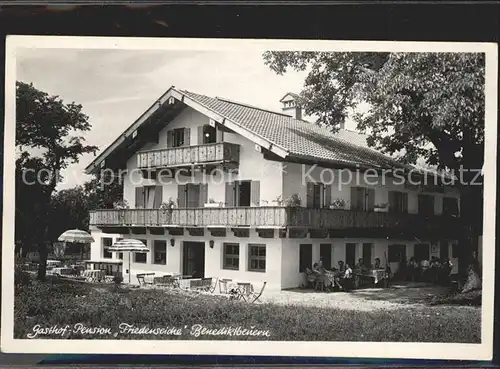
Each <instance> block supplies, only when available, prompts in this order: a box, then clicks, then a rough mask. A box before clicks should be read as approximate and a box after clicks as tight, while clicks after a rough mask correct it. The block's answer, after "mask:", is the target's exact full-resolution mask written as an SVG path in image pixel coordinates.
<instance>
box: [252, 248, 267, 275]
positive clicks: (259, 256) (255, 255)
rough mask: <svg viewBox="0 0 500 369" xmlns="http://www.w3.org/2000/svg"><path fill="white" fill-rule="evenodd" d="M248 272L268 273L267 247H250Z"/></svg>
mask: <svg viewBox="0 0 500 369" xmlns="http://www.w3.org/2000/svg"><path fill="white" fill-rule="evenodd" d="M248 270H249V271H252V272H265V271H266V245H248Z"/></svg>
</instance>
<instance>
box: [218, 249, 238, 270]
mask: <svg viewBox="0 0 500 369" xmlns="http://www.w3.org/2000/svg"><path fill="white" fill-rule="evenodd" d="M222 268H223V269H233V270H239V269H240V245H239V244H237V243H225V244H224V254H223V263H222Z"/></svg>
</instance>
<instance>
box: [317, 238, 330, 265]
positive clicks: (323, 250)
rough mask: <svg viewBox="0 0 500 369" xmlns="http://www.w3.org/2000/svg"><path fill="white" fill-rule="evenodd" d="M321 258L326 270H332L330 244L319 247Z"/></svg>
mask: <svg viewBox="0 0 500 369" xmlns="http://www.w3.org/2000/svg"><path fill="white" fill-rule="evenodd" d="M319 258H320V259H321V260H323V266H324V267H325V268H326V269H332V245H331V244H330V243H322V244H320V245H319Z"/></svg>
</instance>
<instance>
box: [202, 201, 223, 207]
mask: <svg viewBox="0 0 500 369" xmlns="http://www.w3.org/2000/svg"><path fill="white" fill-rule="evenodd" d="M204 206H205V207H206V208H221V207H222V204H221V203H220V202H207V203H205V205H204Z"/></svg>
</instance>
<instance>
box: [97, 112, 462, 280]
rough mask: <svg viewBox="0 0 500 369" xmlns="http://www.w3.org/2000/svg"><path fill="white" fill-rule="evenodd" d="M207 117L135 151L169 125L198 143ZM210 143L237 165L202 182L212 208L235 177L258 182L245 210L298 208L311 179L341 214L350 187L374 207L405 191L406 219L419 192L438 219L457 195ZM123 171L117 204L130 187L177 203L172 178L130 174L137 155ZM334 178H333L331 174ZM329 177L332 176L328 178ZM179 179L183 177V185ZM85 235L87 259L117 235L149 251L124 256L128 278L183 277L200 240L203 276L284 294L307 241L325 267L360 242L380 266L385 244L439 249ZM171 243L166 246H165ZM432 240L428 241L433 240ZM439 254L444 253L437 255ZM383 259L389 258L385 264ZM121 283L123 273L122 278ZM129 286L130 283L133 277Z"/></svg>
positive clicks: (296, 276) (182, 122) (162, 142)
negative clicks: (162, 249) (257, 265)
mask: <svg viewBox="0 0 500 369" xmlns="http://www.w3.org/2000/svg"><path fill="white" fill-rule="evenodd" d="M209 123H210V122H209V118H208V117H207V116H205V115H203V114H201V113H200V112H198V111H196V110H194V109H192V108H190V107H187V108H185V109H184V110H183V111H182V112H181V113H180V114H179V115H178V116H177V117H176V118H174V120H173V121H171V122H170V123H169V124H168V125H167V126H166V127H165V128H164V129H163V130H162V131H160V133H159V140H158V143H157V144H148V145H147V146H145V147H143V148H142V149H141V150H156V149H165V148H167V131H169V130H172V129H176V128H184V129H185V128H188V129H189V139H188V140H189V144H190V145H198V144H202V142H199V139H200V137H199V133H198V132H199V131H198V127H201V126H204V125H209ZM217 136H218V141H220V140H223V141H224V142H230V143H234V144H238V145H240V155H239V166H238V171H237V172H231V173H227V172H222V171H221V172H219V173H218V174H217V175H215V176H214V177H212V178H210V180H208V181H206V183H207V186H208V187H207V191H208V199H211V200H213V201H214V202H216V203H226V202H227V199H226V198H225V197H226V187H225V186H226V182H228V181H239V180H252V181H258V182H259V183H260V191H259V193H258V194H259V198H258V199H257V200H256V201H254V202H252V203H251V205H250V206H252V207H256V206H277V205H281V201H282V200H284V199H287V198H290V197H291V196H292V195H294V194H297V195H298V196H299V197H300V199H301V201H302V206H305V205H306V201H307V200H306V199H307V197H308V193H307V185H306V182H307V181H317V182H321V183H325V184H328V185H329V186H327V187H325V188H327V191H329V193H328V195H325V194H323V195H322V201H326V198H328V199H329V200H330V201H334V200H336V199H343V200H345V202H346V207H345V208H346V209H351V207H352V204H351V202H350V200H351V187H352V186H358V187H366V188H371V189H374V195H373V196H374V198H373V202H374V204H381V203H387V202H389V191H400V192H404V193H407V199H408V201H407V212H408V213H410V214H417V213H418V195H419V194H427V195H432V196H433V197H434V214H436V215H440V214H442V212H443V198H444V197H454V198H457V199H458V198H459V194H458V191H456V190H454V189H445V192H444V193H423V192H421V191H419V190H415V189H409V188H406V187H405V186H404V185H403V184H399V185H398V184H395V183H394V179H393V178H391V177H388V176H387V177H386V178H383V179H382V178H380V177H378V178H375V176H373V175H372V176H369V177H367V178H364V177H363V176H361V177H360V178H359V180H356V175H355V174H353V172H350V173H348V172H347V171H346V170H345V169H344V170H342V171H341V172H339V171H338V170H329V169H328V170H326V171H325V170H324V168H320V167H315V168H313V169H312V170H310V169H311V166H310V165H302V164H296V163H284V162H279V161H270V160H266V159H264V157H263V154H262V153H261V152H260V151H258V150H257V149H256V145H255V144H254V143H253V142H252V141H250V140H249V139H247V138H245V137H243V136H240V135H238V134H236V133H227V132H224V133H222V132H217ZM127 170H128V173H127V174H126V175H125V177H124V193H123V197H124V200H126V201H127V203H128V204H129V206H130V207H131V208H134V206H135V201H136V199H135V196H136V191H135V188H136V187H137V186H148V185H151V186H159V185H161V186H162V188H161V192H162V199H163V202H167V201H169V200H170V199H172V200H173V201H174V202H175V203H178V183H177V182H176V180H175V179H174V178H169V179H167V178H160V179H156V180H155V179H144V178H143V177H142V175H141V173H140V171H138V170H137V153H136V154H134V155H133V156H132V157H131V158H130V159H128V161H127ZM339 173H341V175H340V176H339ZM331 174H333V175H334V178H333V179H332V177H331ZM350 176H352V178H353V179H354V182H352V181H348V177H350ZM187 179H188V178H185V179H183V180H187ZM202 180H203V174H202V173H201V172H199V173H196V174H195V175H194V176H192V177H190V181H192V182H193V183H201V182H203V181H202ZM321 205H322V206H321V207H328V204H326V203H322V204H321ZM92 235H93V236H94V238H95V240H96V241H95V242H94V243H93V244H92V247H91V259H102V258H104V257H106V256H108V257H109V256H110V255H105V252H104V246H103V242H102V238H105V237H111V238H112V239H113V242H114V241H116V239H117V238H136V239H141V240H144V241H145V242H146V244H147V246H148V248H149V250H150V252H149V253H147V254H146V258H145V261H144V262H137V261H136V259H135V256H134V255H132V259H131V268H130V269H131V271H132V276H135V274H137V273H144V272H154V273H156V274H157V275H158V276H160V275H164V274H186V271H185V270H183V269H184V267H185V266H184V259H185V255H184V250H185V248H184V243H187V242H203V243H204V263H203V264H204V266H203V269H204V270H203V275H204V276H205V277H213V278H230V279H233V280H235V281H244V282H252V283H253V284H254V285H259V284H260V283H262V282H263V281H267V283H268V287H267V288H269V289H284V288H293V287H299V286H300V285H302V284H303V283H304V275H303V273H300V271H299V265H300V260H299V259H300V245H301V244H311V245H312V246H311V247H312V262H316V261H318V260H319V258H320V244H329V245H331V246H330V248H331V253H330V255H331V262H332V265H336V264H337V262H338V261H339V260H342V261H346V244H348V243H353V244H355V254H354V257H355V260H356V261H357V259H358V258H361V257H363V244H372V246H371V252H370V254H371V262H372V263H373V261H374V259H375V258H380V260H381V262H382V263H383V264H384V265H385V262H386V259H387V260H388V258H389V252H390V249H389V248H390V246H389V245H395V244H397V245H404V248H405V253H406V258H407V259H410V258H411V257H412V256H413V255H414V246H415V244H422V243H426V244H428V245H429V256H437V257H440V254H441V252H442V251H441V250H442V249H441V248H440V245H439V244H432V243H431V241H430V240H425V239H423V240H417V239H415V240H410V241H409V240H397V239H374V238H352V236H350V237H349V238H325V239H316V238H309V237H306V238H281V237H280V236H279V231H278V230H274V237H273V238H261V237H259V235H258V234H257V232H256V230H255V229H250V231H249V237H236V236H235V235H234V233H233V232H232V230H231V229H230V228H228V229H226V236H224V237H213V236H212V235H211V233H210V231H208V230H207V229H205V230H204V235H203V236H191V235H190V234H189V232H187V231H186V230H185V231H184V234H183V235H180V236H174V235H170V234H168V232H167V231H165V235H154V234H151V233H150V230H149V229H146V234H127V235H119V234H105V233H102V232H101V231H99V230H92ZM155 240H160V241H165V242H166V260H165V263H163V262H162V263H155V252H154V251H155V250H154V241H155ZM171 240H174V241H171ZM210 241H213V248H212V247H210ZM446 241H447V242H448V246H444V247H447V251H448V252H447V254H448V257H450V258H452V262H453V261H455V262H454V264H455V265H456V259H453V247H452V244H455V243H456V242H455V241H454V240H446ZM172 242H173V244H172ZM433 242H435V241H433ZM224 243H231V244H238V245H239V263H238V269H227V268H224ZM254 244H258V245H265V271H252V270H249V269H250V268H249V262H248V258H249V247H250V246H249V245H254ZM445 255H446V254H445ZM123 257H124V264H123V268H124V270H125V271H126V270H127V269H128V255H124V256H123ZM111 258H118V254H117V253H113V254H112V255H111ZM388 262H389V260H388ZM389 264H390V266H391V269H392V270H393V271H395V270H397V267H398V263H390V262H389ZM124 277H125V280H128V278H126V275H125V276H124ZM132 282H136V279H135V278H134V277H133V278H132Z"/></svg>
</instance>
